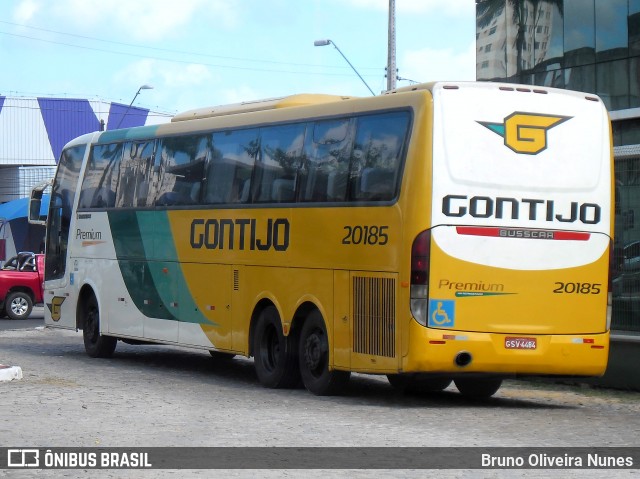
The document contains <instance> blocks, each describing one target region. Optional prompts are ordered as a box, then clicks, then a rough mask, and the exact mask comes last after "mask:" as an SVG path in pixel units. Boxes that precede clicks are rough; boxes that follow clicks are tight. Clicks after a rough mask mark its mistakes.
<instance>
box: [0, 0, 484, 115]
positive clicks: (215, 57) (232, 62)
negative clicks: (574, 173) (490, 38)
mask: <svg viewBox="0 0 640 479" xmlns="http://www.w3.org/2000/svg"><path fill="white" fill-rule="evenodd" d="M388 8H389V2H388V0H55V1H54V0H2V1H1V2H0V55H1V57H0V58H1V61H2V67H1V68H0V95H4V96H17V97H40V96H51V97H65V98H86V99H100V100H105V101H114V102H119V103H122V104H126V105H128V104H129V103H130V102H131V101H132V100H133V98H134V96H135V94H136V92H137V91H138V88H139V87H140V86H142V85H150V86H153V89H147V90H142V91H141V92H140V94H139V95H138V97H137V98H136V100H135V103H134V105H135V106H138V107H141V108H149V109H151V110H153V111H159V112H166V113H171V114H175V113H178V112H181V111H186V110H190V109H194V108H200V107H205V106H215V105H223V104H228V103H237V102H241V101H251V100H258V99H264V98H275V97H281V96H286V95H291V94H296V93H327V94H339V95H351V96H369V95H370V92H369V90H368V89H367V87H366V86H365V85H364V83H363V82H362V81H361V80H360V79H359V78H358V76H357V75H356V74H355V73H354V71H353V70H352V69H351V67H349V64H348V63H347V62H346V61H345V60H344V58H343V57H342V56H341V55H340V53H339V51H338V50H336V48H334V46H333V45H328V46H323V47H315V46H314V41H315V40H320V39H330V40H332V42H334V44H335V45H337V46H338V48H339V49H340V51H342V53H343V54H344V56H345V57H346V58H347V59H348V60H349V62H351V64H353V66H354V67H355V69H356V70H357V71H358V72H359V73H360V75H362V77H363V78H364V80H365V82H366V83H367V84H368V85H369V86H370V88H371V89H372V90H373V91H374V92H376V93H379V92H381V91H382V90H384V89H385V88H386V79H385V66H386V64H387V28H388ZM396 58H397V67H398V75H399V76H400V77H401V78H403V79H407V80H401V81H398V83H397V85H398V86H399V87H400V86H407V85H409V84H410V82H409V81H408V80H412V81H417V82H425V81H434V80H473V79H475V2H474V0H396Z"/></svg>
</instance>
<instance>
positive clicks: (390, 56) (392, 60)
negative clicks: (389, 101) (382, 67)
mask: <svg viewBox="0 0 640 479" xmlns="http://www.w3.org/2000/svg"><path fill="white" fill-rule="evenodd" d="M396 70H397V67H396V0H389V45H388V49H387V91H389V90H395V88H396V77H397V76H398V74H397V71H396Z"/></svg>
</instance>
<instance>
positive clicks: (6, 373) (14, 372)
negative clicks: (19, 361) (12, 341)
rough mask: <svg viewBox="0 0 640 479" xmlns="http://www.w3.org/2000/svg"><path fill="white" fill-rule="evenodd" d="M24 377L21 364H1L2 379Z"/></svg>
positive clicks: (0, 375) (8, 379)
mask: <svg viewBox="0 0 640 479" xmlns="http://www.w3.org/2000/svg"><path fill="white" fill-rule="evenodd" d="M14 379H22V369H21V368H20V366H5V365H4V364H0V381H13V380H14Z"/></svg>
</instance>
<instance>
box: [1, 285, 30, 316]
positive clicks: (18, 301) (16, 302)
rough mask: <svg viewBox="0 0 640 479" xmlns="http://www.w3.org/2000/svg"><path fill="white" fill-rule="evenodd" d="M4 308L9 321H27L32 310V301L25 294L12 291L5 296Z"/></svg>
mask: <svg viewBox="0 0 640 479" xmlns="http://www.w3.org/2000/svg"><path fill="white" fill-rule="evenodd" d="M5 308H6V312H7V316H9V319H27V318H28V317H29V315H30V314H31V310H32V309H33V301H31V296H29V295H28V294H27V293H24V292H22V291H13V292H11V293H9V294H8V295H7V300H6V306H5Z"/></svg>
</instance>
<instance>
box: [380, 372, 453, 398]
mask: <svg viewBox="0 0 640 479" xmlns="http://www.w3.org/2000/svg"><path fill="white" fill-rule="evenodd" d="M387 379H388V380H389V383H390V384H391V386H393V387H394V389H397V390H398V391H402V392H405V393H410V394H411V393H416V394H421V393H431V392H438V391H442V390H444V389H447V388H448V387H449V384H451V379H449V378H438V377H428V376H423V375H420V374H387Z"/></svg>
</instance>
